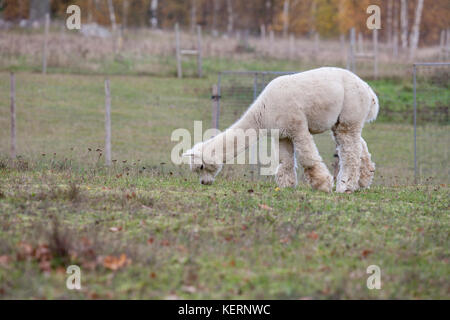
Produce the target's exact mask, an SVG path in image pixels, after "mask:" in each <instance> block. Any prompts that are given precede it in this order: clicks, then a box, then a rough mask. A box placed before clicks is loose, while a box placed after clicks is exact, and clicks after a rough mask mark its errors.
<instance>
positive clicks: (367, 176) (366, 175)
mask: <svg viewBox="0 0 450 320" xmlns="http://www.w3.org/2000/svg"><path fill="white" fill-rule="evenodd" d="M361 147H362V152H361V169H360V174H359V186H360V187H361V188H363V189H368V188H369V187H370V185H371V184H372V180H373V176H374V174H375V163H374V162H372V160H371V156H370V153H369V149H368V148H367V143H366V141H364V139H363V138H362V137H361Z"/></svg>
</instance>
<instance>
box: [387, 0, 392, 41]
mask: <svg viewBox="0 0 450 320" xmlns="http://www.w3.org/2000/svg"><path fill="white" fill-rule="evenodd" d="M392 5H393V2H392V0H388V5H387V28H386V33H387V35H386V40H387V43H388V44H389V45H392Z"/></svg>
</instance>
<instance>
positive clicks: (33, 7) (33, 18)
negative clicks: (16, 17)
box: [29, 0, 50, 23]
mask: <svg viewBox="0 0 450 320" xmlns="http://www.w3.org/2000/svg"><path fill="white" fill-rule="evenodd" d="M46 13H50V0H30V13H29V20H30V23H33V22H43V21H44V20H45V14H46Z"/></svg>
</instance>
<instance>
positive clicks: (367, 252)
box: [361, 249, 373, 258]
mask: <svg viewBox="0 0 450 320" xmlns="http://www.w3.org/2000/svg"><path fill="white" fill-rule="evenodd" d="M372 252H373V251H372V250H368V249H365V250H363V252H362V253H361V255H362V256H363V258H366V257H367V256H368V255H369V254H371V253H372Z"/></svg>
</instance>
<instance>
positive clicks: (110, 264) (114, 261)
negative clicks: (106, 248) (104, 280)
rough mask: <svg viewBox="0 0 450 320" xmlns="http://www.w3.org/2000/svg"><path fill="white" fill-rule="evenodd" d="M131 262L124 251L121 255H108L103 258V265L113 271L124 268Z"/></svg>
mask: <svg viewBox="0 0 450 320" xmlns="http://www.w3.org/2000/svg"><path fill="white" fill-rule="evenodd" d="M130 263H131V260H130V259H128V258H127V256H126V254H125V253H122V254H121V255H120V257H115V256H107V257H105V258H104V259H103V266H104V267H105V268H107V269H110V270H113V271H116V270H118V269H120V268H123V267H125V266H126V265H128V264H130Z"/></svg>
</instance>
